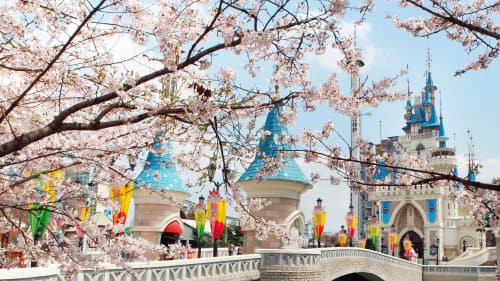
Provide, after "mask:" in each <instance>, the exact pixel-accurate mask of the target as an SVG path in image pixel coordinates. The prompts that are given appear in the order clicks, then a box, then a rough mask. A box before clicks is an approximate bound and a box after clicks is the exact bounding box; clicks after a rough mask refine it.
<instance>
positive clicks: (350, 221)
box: [345, 197, 357, 247]
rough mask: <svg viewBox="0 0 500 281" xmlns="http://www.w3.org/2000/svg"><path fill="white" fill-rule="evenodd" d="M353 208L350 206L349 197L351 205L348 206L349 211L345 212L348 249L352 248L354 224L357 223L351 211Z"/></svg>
mask: <svg viewBox="0 0 500 281" xmlns="http://www.w3.org/2000/svg"><path fill="white" fill-rule="evenodd" d="M353 209H354V207H353V206H352V197H351V204H350V205H349V211H348V212H347V215H346V216H345V223H346V226H347V235H348V237H349V247H352V238H353V237H354V232H356V222H357V217H356V216H355V215H354V213H353V211H352V210H353Z"/></svg>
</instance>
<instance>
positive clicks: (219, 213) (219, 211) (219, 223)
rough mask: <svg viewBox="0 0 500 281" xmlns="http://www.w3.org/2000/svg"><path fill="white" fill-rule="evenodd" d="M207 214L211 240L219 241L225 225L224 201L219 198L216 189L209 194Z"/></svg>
mask: <svg viewBox="0 0 500 281" xmlns="http://www.w3.org/2000/svg"><path fill="white" fill-rule="evenodd" d="M207 212H208V218H209V219H210V228H211V230H212V240H216V239H217V240H219V239H221V238H222V232H223V230H224V225H225V224H226V200H224V199H222V198H220V195H219V191H218V190H216V189H213V190H212V191H210V192H209V195H208V207H207Z"/></svg>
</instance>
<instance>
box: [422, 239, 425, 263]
mask: <svg viewBox="0 0 500 281" xmlns="http://www.w3.org/2000/svg"><path fill="white" fill-rule="evenodd" d="M424 264H425V237H422V265H424Z"/></svg>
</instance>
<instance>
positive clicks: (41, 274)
mask: <svg viewBox="0 0 500 281" xmlns="http://www.w3.org/2000/svg"><path fill="white" fill-rule="evenodd" d="M260 259H261V256H260V255H257V254H252V255H241V256H230V257H228V256H226V257H216V258H200V259H188V260H170V261H153V262H132V263H130V264H129V266H130V268H129V269H128V270H124V269H123V268H119V267H114V266H112V265H109V266H105V267H104V269H102V270H100V271H94V270H83V271H82V272H80V273H79V274H78V275H77V276H76V277H75V279H74V280H75V281H136V280H148V281H160V280H161V281H171V280H172V281H173V280H191V281H198V280H199V281H216V280H232V281H235V280H242V281H247V280H258V279H259V276H260V272H259V263H260ZM0 280H2V281H7V280H9V281H10V280H16V281H28V280H29V281H62V280H64V278H63V277H62V276H61V275H60V273H59V272H58V270H57V268H55V267H51V268H18V269H13V270H8V269H1V270H0Z"/></svg>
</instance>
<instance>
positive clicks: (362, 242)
mask: <svg viewBox="0 0 500 281" xmlns="http://www.w3.org/2000/svg"><path fill="white" fill-rule="evenodd" d="M365 247H366V238H365V237H364V235H360V236H359V239H358V248H363V249H364V248H365Z"/></svg>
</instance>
